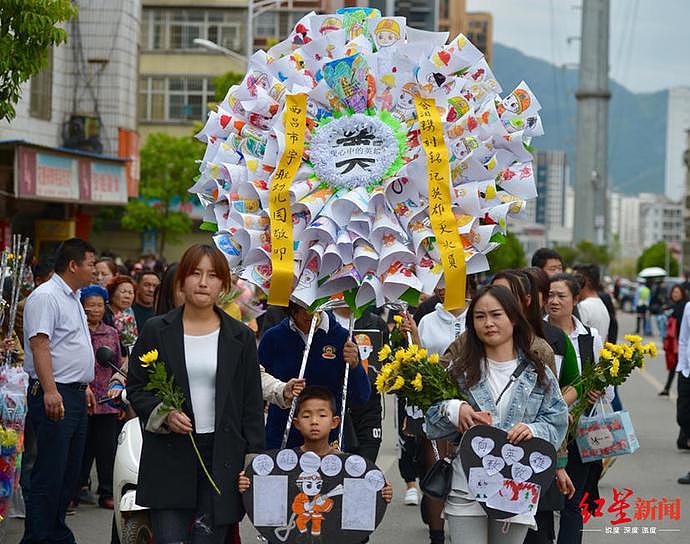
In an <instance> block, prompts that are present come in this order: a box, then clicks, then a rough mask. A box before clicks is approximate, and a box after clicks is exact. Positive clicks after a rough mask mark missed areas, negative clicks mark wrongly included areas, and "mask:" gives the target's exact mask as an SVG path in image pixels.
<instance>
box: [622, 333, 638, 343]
mask: <svg viewBox="0 0 690 544" xmlns="http://www.w3.org/2000/svg"><path fill="white" fill-rule="evenodd" d="M623 338H625V340H626V342H630V343H631V344H639V343H640V342H642V337H641V336H640V335H638V334H626V335H625V336H624V337H623Z"/></svg>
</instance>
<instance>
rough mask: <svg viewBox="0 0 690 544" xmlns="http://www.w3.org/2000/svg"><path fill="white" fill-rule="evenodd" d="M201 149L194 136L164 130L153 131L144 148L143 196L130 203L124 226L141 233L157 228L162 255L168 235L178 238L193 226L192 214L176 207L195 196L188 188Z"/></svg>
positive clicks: (140, 187)
mask: <svg viewBox="0 0 690 544" xmlns="http://www.w3.org/2000/svg"><path fill="white" fill-rule="evenodd" d="M202 152H203V149H202V146H201V144H200V143H199V142H197V141H196V140H194V139H193V138H192V137H189V136H187V137H182V138H176V137H174V136H169V135H167V134H162V133H154V134H151V135H150V136H149V137H148V139H147V140H146V144H145V145H144V146H143V147H142V148H141V157H140V160H141V176H140V182H139V195H140V196H139V198H135V199H130V201H129V202H128V203H127V208H126V209H125V214H124V216H123V217H122V226H123V227H124V228H126V229H129V230H135V231H138V232H142V231H143V230H145V229H156V231H157V232H158V246H159V248H158V251H159V255H160V254H162V253H163V251H164V250H165V243H166V241H167V240H168V238H169V239H170V240H172V241H176V240H177V239H178V236H179V235H180V234H183V233H185V232H189V231H190V230H191V228H192V220H191V219H190V218H189V216H188V215H187V214H186V213H183V212H181V211H179V210H176V209H175V207H176V206H177V204H178V203H184V202H188V201H189V200H191V198H192V194H191V193H189V192H187V189H188V188H189V187H190V186H191V185H192V183H193V178H194V177H195V176H196V175H197V174H198V165H197V164H196V163H195V162H194V161H195V160H196V159H198V158H199V157H201V154H202Z"/></svg>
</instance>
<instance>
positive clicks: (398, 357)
mask: <svg viewBox="0 0 690 544" xmlns="http://www.w3.org/2000/svg"><path fill="white" fill-rule="evenodd" d="M405 357H406V355H405V350H404V349H403V348H400V349H399V350H398V351H396V352H395V360H396V361H402V360H403V359H405Z"/></svg>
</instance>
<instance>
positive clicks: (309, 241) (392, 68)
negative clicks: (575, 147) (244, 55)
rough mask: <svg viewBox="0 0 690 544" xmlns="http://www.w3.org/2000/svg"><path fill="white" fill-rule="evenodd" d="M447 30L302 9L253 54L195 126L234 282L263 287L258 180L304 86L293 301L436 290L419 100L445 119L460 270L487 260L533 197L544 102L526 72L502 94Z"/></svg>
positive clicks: (357, 300)
mask: <svg viewBox="0 0 690 544" xmlns="http://www.w3.org/2000/svg"><path fill="white" fill-rule="evenodd" d="M447 38H448V36H447V33H432V32H424V31H419V30H416V29H413V28H410V27H407V26H406V25H405V20H404V18H400V17H388V18H386V17H381V16H380V14H379V13H378V11H377V10H371V9H369V8H350V9H346V10H341V11H340V12H338V13H337V14H331V15H315V14H313V13H311V14H309V15H307V16H305V17H304V18H303V19H301V20H300V21H299V23H298V24H297V25H296V26H295V28H294V30H293V32H292V33H291V35H290V37H289V38H288V39H287V40H285V41H284V42H281V43H280V44H278V45H276V46H274V47H273V48H272V49H271V50H269V51H268V53H266V52H264V51H259V52H257V53H255V54H254V55H253V56H252V58H251V60H250V63H249V66H248V70H247V75H246V77H245V78H244V80H243V81H242V83H241V84H240V85H237V86H234V87H233V88H231V89H230V91H229V92H228V94H227V96H226V98H225V100H224V101H223V102H222V103H221V104H220V105H219V107H218V111H216V112H212V113H210V114H209V117H208V120H207V122H206V125H205V127H204V129H203V130H202V131H201V132H200V133H199V134H198V135H197V137H198V138H200V139H202V140H203V141H205V142H207V144H208V145H207V149H206V153H205V154H204V157H203V160H202V161H201V166H200V176H199V178H198V179H197V181H196V183H195V184H194V186H193V187H192V188H191V189H190V191H192V192H194V193H196V194H197V195H198V196H199V198H200V200H201V202H202V203H203V204H204V205H205V215H204V219H205V221H206V225H207V226H208V225H209V224H213V225H214V226H213V230H216V233H215V234H214V235H213V237H214V241H215V243H216V245H217V246H218V247H219V248H220V249H221V250H222V251H223V252H224V253H225V254H226V256H227V258H228V260H229V262H230V264H231V266H232V267H233V268H235V269H236V270H238V272H239V273H240V275H241V277H242V278H244V279H246V280H248V281H250V282H252V283H254V284H256V285H258V286H259V287H261V288H262V289H264V290H265V291H268V288H269V286H270V278H271V240H270V230H269V225H270V220H269V213H268V210H269V190H270V187H271V184H272V182H273V175H274V173H275V170H276V166H277V164H278V162H279V161H280V158H281V156H282V155H283V153H284V152H285V149H286V141H285V134H286V128H285V126H284V116H283V113H284V111H285V102H286V96H287V95H293V94H299V93H304V94H306V95H307V120H306V129H305V132H306V133H305V148H304V151H303V155H302V157H301V164H300V166H299V169H298V171H297V174H296V176H295V178H294V179H293V180H292V182H291V184H290V210H291V211H292V226H293V240H294V248H295V251H294V256H295V263H294V291H293V297H294V298H295V299H297V300H299V301H301V302H302V303H304V304H307V305H311V304H313V303H314V302H315V301H318V300H320V299H321V298H324V297H328V296H331V295H334V294H339V293H346V295H347V296H346V299H347V300H348V302H349V303H350V305H356V306H363V305H365V304H369V303H371V302H375V303H376V304H377V305H382V304H384V303H385V302H387V301H396V300H399V299H400V298H401V297H404V296H405V295H406V294H410V293H418V292H420V291H423V292H431V291H433V289H434V287H436V286H437V285H438V284H443V281H444V280H443V267H442V265H441V254H440V253H439V248H438V245H437V243H436V237H435V236H434V230H433V228H432V224H431V221H430V217H429V213H430V210H429V206H428V203H429V189H428V170H427V158H426V154H425V152H424V149H423V147H422V145H421V141H420V140H421V138H420V126H419V122H418V120H417V116H416V113H415V97H416V96H420V97H422V98H431V99H434V100H435V104H436V108H437V110H438V112H439V115H440V118H441V120H442V126H443V135H444V142H443V143H444V144H445V145H446V146H447V148H448V152H449V159H450V164H449V169H450V173H451V176H450V179H451V180H452V187H451V200H452V212H453V214H454V215H455V219H456V223H457V229H458V232H459V234H460V235H461V239H462V244H463V247H464V249H465V261H466V267H467V273H469V274H471V273H476V272H480V271H483V270H486V269H487V268H488V262H487V260H486V254H487V253H488V252H490V251H491V250H493V249H495V248H496V247H498V245H500V243H501V241H502V240H503V237H502V235H503V234H505V231H506V221H507V217H508V216H509V215H515V214H519V213H520V212H521V211H522V210H523V209H524V206H525V201H526V200H528V199H530V198H534V197H536V186H535V183H534V177H533V171H532V162H531V161H532V155H531V153H530V152H529V148H528V144H529V141H530V139H531V137H532V136H535V135H540V134H542V133H543V130H542V127H541V120H540V118H539V114H538V111H539V110H540V108H541V107H540V105H539V102H538V101H537V99H536V97H535V96H534V95H533V94H532V92H531V91H530V89H529V87H528V86H527V85H526V84H525V83H524V82H522V83H521V84H520V85H519V86H518V87H517V88H516V89H515V90H514V91H513V92H512V93H510V94H509V95H508V96H507V97H505V98H504V99H502V98H501V97H500V95H499V93H500V92H501V88H500V86H499V84H498V82H497V81H496V79H495V77H494V75H493V73H492V72H491V69H490V68H489V66H488V64H487V63H486V61H485V59H484V57H483V55H482V54H481V52H480V51H479V50H478V49H477V48H476V47H474V46H473V45H472V44H471V43H470V42H469V40H467V38H466V37H465V36H463V35H459V36H458V37H456V38H455V39H453V40H452V41H451V42H450V43H448V44H446V40H447ZM297 159H300V158H299V157H298V158H297ZM431 213H434V211H433V210H431Z"/></svg>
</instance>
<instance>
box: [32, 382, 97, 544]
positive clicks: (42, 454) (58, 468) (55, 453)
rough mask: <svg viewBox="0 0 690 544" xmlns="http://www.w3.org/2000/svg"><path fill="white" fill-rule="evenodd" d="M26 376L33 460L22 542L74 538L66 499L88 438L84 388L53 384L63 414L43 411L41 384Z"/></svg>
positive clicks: (66, 542)
mask: <svg viewBox="0 0 690 544" xmlns="http://www.w3.org/2000/svg"><path fill="white" fill-rule="evenodd" d="M34 384H37V382H36V380H30V382H29V394H28V406H29V417H30V418H31V422H32V424H33V429H34V432H35V434H36V461H35V463H34V466H33V469H32V470H31V488H30V491H29V500H28V501H27V505H26V506H27V511H26V519H25V521H24V537H23V538H22V541H21V544H39V543H40V544H44V543H50V544H74V543H76V540H75V538H74V534H72V531H71V530H70V529H69V527H67V525H66V524H65V514H66V512H67V505H68V504H69V501H70V499H71V498H72V496H73V494H74V489H75V488H76V485H77V481H78V479H79V470H80V468H81V460H82V455H83V453H84V445H85V444H86V425H87V415H86V397H85V393H84V391H83V390H80V389H79V388H76V387H72V386H70V385H64V384H57V388H58V392H59V393H60V395H61V396H62V403H63V405H64V407H65V417H64V419H62V420H60V421H53V420H51V419H49V418H48V417H47V416H46V413H45V409H44V405H43V390H42V389H41V387H40V386H38V387H35V385H34Z"/></svg>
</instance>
